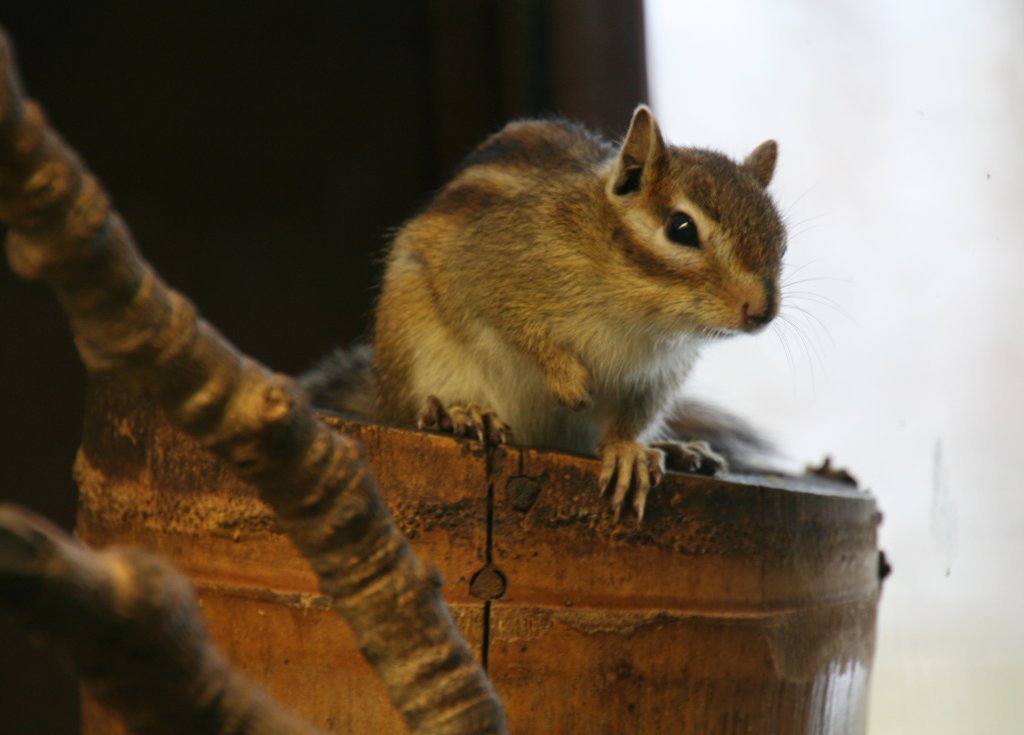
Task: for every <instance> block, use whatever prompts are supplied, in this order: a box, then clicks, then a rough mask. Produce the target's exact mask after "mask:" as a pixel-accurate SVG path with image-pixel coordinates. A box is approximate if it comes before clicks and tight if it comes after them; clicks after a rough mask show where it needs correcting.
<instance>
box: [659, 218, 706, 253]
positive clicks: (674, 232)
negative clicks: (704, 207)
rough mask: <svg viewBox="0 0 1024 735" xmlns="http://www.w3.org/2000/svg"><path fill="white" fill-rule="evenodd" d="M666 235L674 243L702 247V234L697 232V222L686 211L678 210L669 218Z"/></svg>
mask: <svg viewBox="0 0 1024 735" xmlns="http://www.w3.org/2000/svg"><path fill="white" fill-rule="evenodd" d="M665 235H666V236H667V237H668V239H669V240H671V241H672V242H674V243H678V244H680V245H686V246H687V247H691V248H699V247H700V236H699V235H698V234H697V223H696V222H694V221H693V217H691V216H690V215H688V214H687V213H686V212H676V213H675V214H673V215H672V216H671V217H669V218H668V227H667V228H666V230H665Z"/></svg>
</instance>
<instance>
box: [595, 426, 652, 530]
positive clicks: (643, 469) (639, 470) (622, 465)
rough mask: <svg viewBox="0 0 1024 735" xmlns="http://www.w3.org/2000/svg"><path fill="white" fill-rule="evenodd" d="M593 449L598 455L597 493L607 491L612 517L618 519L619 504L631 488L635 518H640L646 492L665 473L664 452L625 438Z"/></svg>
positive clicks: (620, 512)
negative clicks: (599, 475)
mask: <svg viewBox="0 0 1024 735" xmlns="http://www.w3.org/2000/svg"><path fill="white" fill-rule="evenodd" d="M597 451H598V456H599V457H600V458H601V479H600V480H599V485H600V488H601V494H602V495H604V494H606V493H608V492H609V491H610V492H611V494H612V512H613V513H614V514H615V521H616V522H618V520H619V517H620V516H621V515H622V506H623V504H624V503H625V502H626V496H627V495H628V494H629V491H630V490H631V489H632V491H633V497H632V505H633V510H635V511H636V517H637V522H639V521H642V520H643V519H644V508H645V507H646V506H647V495H648V494H649V493H650V492H651V488H652V487H655V486H656V485H657V484H658V483H659V482H661V478H662V477H663V476H664V474H665V455H664V454H663V453H662V452H661V450H659V449H652V448H649V447H645V446H643V445H641V444H637V443H636V442H635V441H632V440H628V439H627V440H618V441H610V442H607V443H604V444H602V445H601V446H599V447H598V450H597ZM613 480H614V485H613Z"/></svg>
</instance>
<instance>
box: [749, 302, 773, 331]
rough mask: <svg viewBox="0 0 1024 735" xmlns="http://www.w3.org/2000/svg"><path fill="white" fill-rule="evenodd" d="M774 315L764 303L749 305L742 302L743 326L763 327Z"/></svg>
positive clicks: (751, 327) (750, 327)
mask: <svg viewBox="0 0 1024 735" xmlns="http://www.w3.org/2000/svg"><path fill="white" fill-rule="evenodd" d="M773 316H775V315H774V314H772V313H771V311H770V310H769V309H768V306H767V305H766V304H762V305H759V306H757V307H751V306H750V304H749V303H746V304H743V328H744V329H757V328H758V327H763V326H764V325H765V324H767V323H768V322H770V321H771V320H772V317H773Z"/></svg>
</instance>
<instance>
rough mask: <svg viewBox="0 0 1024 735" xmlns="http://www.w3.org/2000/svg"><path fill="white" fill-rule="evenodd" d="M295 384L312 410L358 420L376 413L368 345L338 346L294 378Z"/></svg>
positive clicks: (374, 374) (371, 360)
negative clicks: (334, 413)
mask: <svg viewBox="0 0 1024 735" xmlns="http://www.w3.org/2000/svg"><path fill="white" fill-rule="evenodd" d="M298 382H299V385H300V386H301V387H302V389H303V390H304V391H306V395H307V397H308V398H309V400H310V403H312V404H313V406H315V407H316V408H326V409H329V410H331V411H336V412H338V413H343V414H348V415H350V416H355V417H357V418H362V419H373V418H375V417H376V413H377V374H376V371H375V370H374V369H373V349H372V348H371V347H370V345H368V344H357V345H355V346H352V347H338V348H337V349H335V350H334V351H333V352H331V353H330V354H329V355H327V356H326V357H324V358H323V359H321V360H320V361H319V362H317V363H316V364H315V365H314V366H313V367H312V368H311V369H310V370H307V371H306V372H304V373H303V374H302V375H299V376H298Z"/></svg>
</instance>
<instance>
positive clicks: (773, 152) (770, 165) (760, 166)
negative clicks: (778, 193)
mask: <svg viewBox="0 0 1024 735" xmlns="http://www.w3.org/2000/svg"><path fill="white" fill-rule="evenodd" d="M778 156H779V146H778V144H777V143H776V142H775V141H774V140H766V141H765V142H764V143H762V144H761V145H759V146H758V147H757V148H755V149H754V150H753V152H751V154H750V155H749V156H747V159H746V160H745V161H744V162H743V168H745V169H747V171H749V172H750V173H752V174H754V178H755V179H757V180H758V182H759V183H760V184H761V186H768V184H770V183H771V181H772V174H774V173H775V159H776V158H778Z"/></svg>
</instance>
